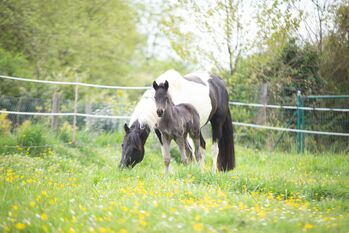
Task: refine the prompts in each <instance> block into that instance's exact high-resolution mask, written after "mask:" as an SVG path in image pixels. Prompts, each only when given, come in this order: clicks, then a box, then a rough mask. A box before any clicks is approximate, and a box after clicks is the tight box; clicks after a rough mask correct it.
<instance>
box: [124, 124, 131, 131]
mask: <svg viewBox="0 0 349 233" xmlns="http://www.w3.org/2000/svg"><path fill="white" fill-rule="evenodd" d="M124 130H125V133H129V132H130V128H129V127H128V125H127V123H125V124H124Z"/></svg>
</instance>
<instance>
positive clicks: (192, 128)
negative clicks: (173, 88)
mask: <svg viewBox="0 0 349 233" xmlns="http://www.w3.org/2000/svg"><path fill="white" fill-rule="evenodd" d="M153 87H154V89H155V105H156V113H157V115H158V116H159V117H160V120H159V121H158V123H157V125H156V128H157V129H158V130H159V131H160V132H161V138H162V143H163V146H162V154H163V157H164V162H165V174H168V172H169V167H170V160H171V157H170V143H171V141H172V139H173V140H175V142H176V143H177V145H178V147H179V150H180V153H181V160H182V162H183V163H184V164H187V162H188V158H187V154H186V153H187V152H186V151H187V150H186V140H187V136H188V134H189V136H190V137H191V139H192V140H193V142H194V148H195V158H196V161H197V162H198V163H199V165H200V168H201V170H202V171H203V167H204V161H203V158H202V157H201V153H200V149H199V147H200V116H199V113H198V112H197V111H196V109H195V107H194V106H193V105H192V104H188V103H182V104H178V105H175V104H174V103H173V101H172V98H171V96H170V94H169V93H168V87H169V83H168V81H167V80H166V81H165V83H160V84H159V85H158V84H157V83H156V81H154V82H153Z"/></svg>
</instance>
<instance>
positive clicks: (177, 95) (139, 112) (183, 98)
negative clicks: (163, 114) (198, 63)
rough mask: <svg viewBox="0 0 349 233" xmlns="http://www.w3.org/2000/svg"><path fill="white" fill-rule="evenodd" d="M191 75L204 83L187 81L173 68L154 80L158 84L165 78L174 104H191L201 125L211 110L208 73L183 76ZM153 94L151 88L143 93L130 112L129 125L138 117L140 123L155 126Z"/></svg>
mask: <svg viewBox="0 0 349 233" xmlns="http://www.w3.org/2000/svg"><path fill="white" fill-rule="evenodd" d="M191 76H194V77H198V78H200V79H201V80H202V81H203V82H204V83H205V84H206V85H202V84H198V83H196V82H192V81H188V80H186V79H184V78H183V76H182V75H181V74H180V73H178V72H177V71H175V70H168V71H166V72H165V73H163V74H162V75H160V76H159V77H158V78H157V79H156V82H157V83H158V84H160V83H163V82H165V81H166V80H167V81H168V82H169V93H170V95H171V97H172V100H173V102H174V104H181V103H190V104H192V105H193V106H194V107H195V109H196V111H197V112H198V113H199V115H200V127H202V126H204V125H205V124H206V122H207V120H208V118H209V116H210V113H211V110H212V105H211V99H210V96H209V93H210V89H209V84H208V80H209V79H210V75H209V73H206V72H197V73H191V74H187V75H185V77H191ZM154 95H155V91H154V89H153V88H151V89H149V90H147V91H146V92H145V93H144V94H143V96H142V98H141V100H140V101H139V102H138V104H137V106H136V108H135V110H134V112H133V113H132V116H131V120H130V125H131V124H132V123H133V122H134V121H136V120H137V119H138V121H139V122H140V124H141V125H144V124H147V125H148V126H149V127H150V128H151V129H153V128H154V127H155V125H156V123H157V122H158V120H159V117H158V116H157V114H156V106H155V100H154Z"/></svg>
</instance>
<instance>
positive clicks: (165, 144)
mask: <svg viewBox="0 0 349 233" xmlns="http://www.w3.org/2000/svg"><path fill="white" fill-rule="evenodd" d="M170 142H171V140H170V139H168V138H166V137H162V147H161V150H162V155H163V157H164V163H165V172H164V173H165V175H168V173H169V172H170V162H171V156H170Z"/></svg>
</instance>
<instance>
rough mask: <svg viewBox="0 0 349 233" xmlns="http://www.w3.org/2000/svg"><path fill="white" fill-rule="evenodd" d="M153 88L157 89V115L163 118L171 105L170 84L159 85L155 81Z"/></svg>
mask: <svg viewBox="0 0 349 233" xmlns="http://www.w3.org/2000/svg"><path fill="white" fill-rule="evenodd" d="M153 88H154V89H155V105H156V113H157V114H158V116H159V117H162V116H163V115H164V113H165V110H166V109H167V107H168V106H169V105H170V104H171V97H170V96H169V94H168V82H167V80H166V81H165V83H160V84H159V85H158V84H157V83H156V82H155V81H154V82H153Z"/></svg>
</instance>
